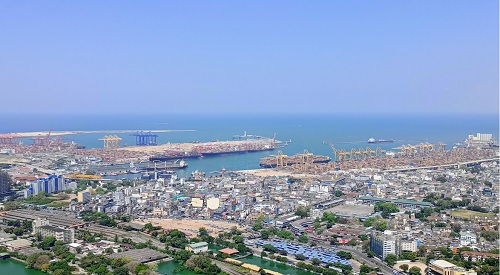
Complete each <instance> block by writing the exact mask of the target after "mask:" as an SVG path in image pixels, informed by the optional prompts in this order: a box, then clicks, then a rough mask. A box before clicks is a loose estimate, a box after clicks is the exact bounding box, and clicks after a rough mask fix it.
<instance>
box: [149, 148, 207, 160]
mask: <svg viewBox="0 0 500 275" xmlns="http://www.w3.org/2000/svg"><path fill="white" fill-rule="evenodd" d="M199 157H201V154H200V153H198V152H196V151H174V150H166V151H164V152H163V153H160V154H156V155H155V156H152V157H150V158H149V161H168V160H176V159H186V158H199Z"/></svg>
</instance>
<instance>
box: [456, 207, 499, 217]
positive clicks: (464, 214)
mask: <svg viewBox="0 0 500 275" xmlns="http://www.w3.org/2000/svg"><path fill="white" fill-rule="evenodd" d="M451 216H452V217H458V218H462V219H469V218H470V217H471V216H480V217H493V216H495V213H482V212H477V211H472V210H467V209H456V210H451Z"/></svg>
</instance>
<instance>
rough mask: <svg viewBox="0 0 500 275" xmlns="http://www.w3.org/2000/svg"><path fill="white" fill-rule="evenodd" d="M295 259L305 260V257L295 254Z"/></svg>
mask: <svg viewBox="0 0 500 275" xmlns="http://www.w3.org/2000/svg"><path fill="white" fill-rule="evenodd" d="M295 259H297V260H299V261H305V260H306V259H307V258H306V256H304V255H303V254H295Z"/></svg>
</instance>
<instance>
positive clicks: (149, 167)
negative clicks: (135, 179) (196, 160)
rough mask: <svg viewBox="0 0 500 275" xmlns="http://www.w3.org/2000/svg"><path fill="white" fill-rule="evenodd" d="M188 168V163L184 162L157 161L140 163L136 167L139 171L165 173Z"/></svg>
mask: <svg viewBox="0 0 500 275" xmlns="http://www.w3.org/2000/svg"><path fill="white" fill-rule="evenodd" d="M187 166H188V163H187V162H186V161H184V160H176V161H155V162H147V163H140V164H138V165H137V166H136V168H137V170H139V171H165V170H172V169H183V168H186V167H187Z"/></svg>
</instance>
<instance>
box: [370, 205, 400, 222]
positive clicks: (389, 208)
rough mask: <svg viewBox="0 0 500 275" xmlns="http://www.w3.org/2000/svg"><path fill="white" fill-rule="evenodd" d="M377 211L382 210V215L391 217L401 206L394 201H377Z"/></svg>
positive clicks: (375, 209) (375, 208)
mask: <svg viewBox="0 0 500 275" xmlns="http://www.w3.org/2000/svg"><path fill="white" fill-rule="evenodd" d="M374 211H375V212H382V217H384V218H386V219H387V218H389V216H390V215H391V213H396V212H399V208H398V206H397V205H396V204H394V203H392V202H377V203H376V204H375V207H374Z"/></svg>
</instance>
